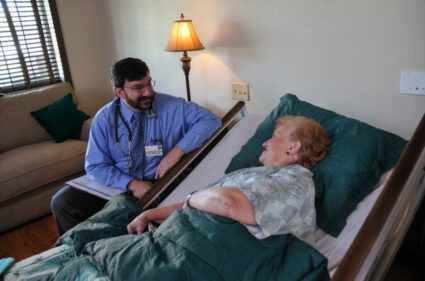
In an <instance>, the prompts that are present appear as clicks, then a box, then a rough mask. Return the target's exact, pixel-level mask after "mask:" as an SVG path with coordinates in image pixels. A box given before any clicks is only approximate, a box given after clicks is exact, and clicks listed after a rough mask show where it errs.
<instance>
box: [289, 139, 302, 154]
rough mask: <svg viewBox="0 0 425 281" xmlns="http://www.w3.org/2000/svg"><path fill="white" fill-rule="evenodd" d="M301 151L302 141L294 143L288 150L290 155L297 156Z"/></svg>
mask: <svg viewBox="0 0 425 281" xmlns="http://www.w3.org/2000/svg"><path fill="white" fill-rule="evenodd" d="M300 149H301V142H300V141H294V142H292V143H291V144H290V145H289V148H288V154H289V155H295V154H297V153H298V151H300Z"/></svg>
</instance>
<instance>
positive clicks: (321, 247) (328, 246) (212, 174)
mask: <svg viewBox="0 0 425 281" xmlns="http://www.w3.org/2000/svg"><path fill="white" fill-rule="evenodd" d="M264 118H265V116H263V115H247V116H245V117H244V118H242V119H241V120H240V121H239V122H238V123H237V124H236V125H235V126H234V127H233V128H232V129H231V130H230V132H229V133H228V134H227V135H226V136H225V137H224V138H223V139H222V140H221V141H220V143H219V144H218V145H216V146H215V147H214V148H213V149H212V150H211V152H210V153H208V155H207V156H206V157H205V158H204V159H203V160H202V161H201V162H200V163H199V164H198V166H197V167H196V168H195V169H194V170H193V171H192V173H191V174H190V175H189V176H187V177H186V179H185V180H184V181H183V182H182V183H181V184H180V185H179V186H178V187H177V188H176V189H175V190H174V191H173V192H172V193H171V194H170V195H169V196H167V198H165V200H163V201H162V202H161V204H160V205H159V206H166V205H170V204H174V203H177V202H182V201H184V200H185V198H186V195H187V194H188V193H189V192H192V191H194V190H200V189H202V188H205V187H206V186H208V185H210V184H212V183H214V182H215V181H217V180H219V179H220V178H222V177H223V176H224V171H225V169H226V167H227V166H228V165H229V163H230V160H231V159H232V157H233V156H234V155H236V154H237V153H238V152H239V151H240V149H241V147H242V145H243V144H245V143H246V142H247V141H248V139H249V138H250V137H251V136H252V135H253V134H254V133H255V130H256V128H257V126H258V125H259V124H260V123H261V121H263V120H264ZM389 175H390V172H388V173H386V174H385V175H384V176H383V177H382V179H381V181H380V182H379V183H378V185H377V186H376V187H375V189H374V191H373V192H372V193H371V194H369V196H367V197H366V198H365V199H364V200H363V201H362V202H361V203H360V204H359V206H358V207H357V209H356V210H355V211H354V212H353V213H352V214H351V215H350V216H349V217H348V220H347V225H346V226H345V228H344V229H343V231H342V232H341V234H340V235H339V236H338V237H337V238H334V237H332V236H331V235H328V234H326V233H325V232H324V231H322V230H321V229H319V228H318V229H317V231H316V243H315V248H316V249H317V250H318V251H320V252H321V253H322V254H323V255H324V256H326V257H327V258H328V270H329V272H330V275H331V276H332V275H333V274H334V272H335V270H336V268H337V266H338V264H339V263H340V262H341V260H342V258H343V257H344V255H345V253H346V252H347V250H348V248H349V247H350V245H351V243H352V241H353V240H354V237H355V236H356V235H357V233H358V231H359V229H360V227H361V225H362V224H363V222H364V220H365V219H366V217H367V215H368V214H369V212H370V210H371V209H372V206H373V204H374V203H375V201H376V199H377V198H378V196H379V194H380V193H381V191H382V189H383V186H384V185H385V181H386V180H387V179H388V178H389Z"/></svg>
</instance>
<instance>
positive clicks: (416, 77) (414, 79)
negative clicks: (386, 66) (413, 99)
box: [400, 71, 425, 95]
mask: <svg viewBox="0 0 425 281" xmlns="http://www.w3.org/2000/svg"><path fill="white" fill-rule="evenodd" d="M400 93H402V94H412V95H425V72H419V71H416V72H413V71H402V72H401V75H400Z"/></svg>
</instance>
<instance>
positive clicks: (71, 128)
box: [31, 93, 90, 142]
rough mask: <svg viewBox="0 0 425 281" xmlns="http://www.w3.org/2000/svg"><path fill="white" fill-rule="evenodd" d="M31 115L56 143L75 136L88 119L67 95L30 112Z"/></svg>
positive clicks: (69, 95) (70, 96)
mask: <svg viewBox="0 0 425 281" xmlns="http://www.w3.org/2000/svg"><path fill="white" fill-rule="evenodd" d="M31 115H32V116H33V117H34V118H35V119H36V120H37V121H38V123H40V125H41V126H43V127H44V128H45V129H46V131H47V132H48V133H49V135H50V136H51V137H52V138H53V139H54V140H55V141H56V142H63V141H65V140H66V139H68V138H70V137H71V136H72V135H73V134H75V133H76V132H77V131H78V130H79V129H80V128H81V125H82V124H83V122H84V121H85V120H87V119H89V118H90V116H89V115H87V114H85V113H84V112H82V111H81V110H79V109H77V107H76V106H75V104H74V102H73V101H72V95H71V94H70V93H69V94H67V95H66V96H64V97H63V98H61V99H58V100H57V101H55V102H53V103H52V104H50V105H48V106H46V107H43V108H40V109H39V110H36V111H32V112H31Z"/></svg>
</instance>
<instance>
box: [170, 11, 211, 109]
mask: <svg viewBox="0 0 425 281" xmlns="http://www.w3.org/2000/svg"><path fill="white" fill-rule="evenodd" d="M203 49H205V47H204V46H203V45H202V43H201V41H200V40H199V38H198V35H197V34H196V32H195V28H194V27H193V24H192V20H185V19H184V15H183V14H181V17H180V20H176V21H174V23H173V27H172V29H171V35H170V38H169V39H168V43H167V46H166V47H165V50H166V51H168V52H183V57H182V58H181V59H180V61H181V62H182V69H183V71H184V75H185V77H186V91H187V100H188V101H190V86H189V71H190V61H191V60H192V59H191V58H190V57H189V56H188V55H187V52H188V51H197V50H203Z"/></svg>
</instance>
